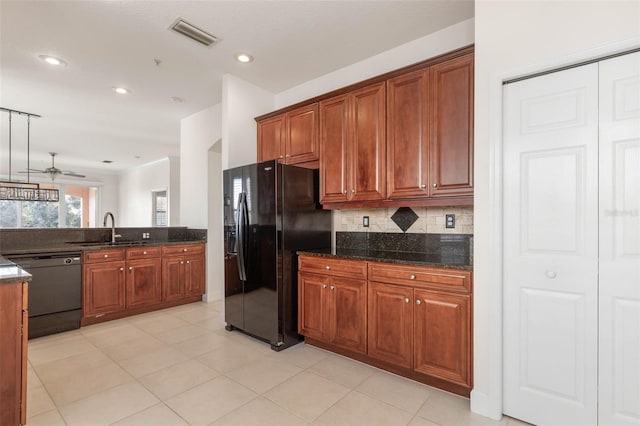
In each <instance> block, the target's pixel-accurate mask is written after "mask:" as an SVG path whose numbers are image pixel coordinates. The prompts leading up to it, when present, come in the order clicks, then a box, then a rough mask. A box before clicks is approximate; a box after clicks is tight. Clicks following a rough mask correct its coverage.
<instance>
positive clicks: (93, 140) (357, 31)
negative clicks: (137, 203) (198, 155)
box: [0, 0, 474, 179]
mask: <svg viewBox="0 0 640 426" xmlns="http://www.w3.org/2000/svg"><path fill="white" fill-rule="evenodd" d="M473 11H474V10H473V1H472V0H468V1H467V0H464V1H463V0H447V1H435V0H413V1H237V0H236V1H211V0H209V1H24V0H20V1H5V0H2V1H1V2H0V106H1V107H5V108H11V109H17V110H22V111H27V112H32V113H35V114H39V115H42V118H40V119H33V120H32V123H31V125H32V126H31V167H35V168H45V167H48V166H49V165H50V158H49V156H48V154H47V152H49V151H55V152H58V153H59V156H58V157H57V158H56V166H58V167H60V168H63V169H71V170H73V171H75V172H78V173H84V174H87V178H88V179H91V175H92V173H93V174H95V173H105V172H109V171H120V170H123V169H126V168H130V167H133V166H136V165H141V164H145V163H148V162H151V161H155V160H157V159H160V158H163V157H166V156H172V155H174V156H177V155H179V134H180V119H182V118H184V117H186V116H188V115H190V114H193V113H195V112H197V111H200V110H202V109H204V108H206V107H208V106H211V105H214V104H216V103H218V102H220V100H221V86H222V83H221V81H222V75H223V74H226V73H231V74H234V75H236V76H238V77H240V78H242V79H245V80H247V81H249V82H252V83H254V84H256V85H258V86H261V87H263V88H265V89H267V90H269V91H272V92H274V93H278V92H280V91H282V90H284V89H288V88H290V87H293V86H295V85H298V84H300V83H303V82H305V81H308V80H311V79H313V78H316V77H319V76H321V75H324V74H326V73H328V72H331V71H334V70H336V69H339V68H342V67H344V66H347V65H349V64H352V63H354V62H357V61H360V60H362V59H365V58H367V57H370V56H372V55H375V54H377V53H380V52H383V51H385V50H388V49H390V48H393V47H395V46H398V45H400V44H403V43H406V42H408V41H411V40H414V39H417V38H419V37H422V36H424V35H427V34H429V33H432V32H435V31H437V30H439V29H442V28H444V27H447V26H450V25H453V24H455V23H457V22H460V21H463V20H466V19H469V18H471V17H473ZM178 17H181V18H183V19H185V20H187V21H188V22H190V23H192V24H194V25H197V26H199V27H200V28H202V29H204V30H206V31H208V32H210V33H212V34H214V35H215V36H217V37H219V38H220V39H221V41H220V42H219V43H217V44H216V45H214V46H212V47H209V48H207V47H204V46H202V45H199V44H197V43H195V42H193V41H192V40H190V39H188V38H186V37H184V36H181V35H179V34H177V33H174V32H172V31H170V30H169V29H168V28H169V26H170V25H171V24H172V23H173V22H174V21H175V20H176V18H178ZM240 51H246V52H249V53H251V54H252V55H254V56H255V61H254V62H253V63H251V64H240V63H238V62H236V61H235V60H234V58H233V55H234V54H235V53H237V52H240ZM39 54H49V55H54V56H57V57H60V58H62V59H64V60H65V61H67V62H68V66H66V67H64V68H53V67H51V66H49V65H46V64H45V63H44V62H42V61H41V60H40V59H39V58H38V55H39ZM154 59H160V60H161V61H162V62H161V64H160V66H156V64H155V63H154ZM113 86H124V87H127V88H129V89H131V90H132V93H131V94H130V95H127V96H121V95H117V94H115V93H114V92H113V91H112V90H111V88H112V87H113ZM172 96H179V97H181V98H184V99H185V100H186V101H185V102H184V103H173V102H171V100H170V97H172ZM7 121H8V118H7V114H6V113H2V114H0V123H1V125H0V132H1V133H0V144H1V148H2V150H1V151H0V171H1V172H2V173H5V174H6V173H7V168H8V155H7V148H8V125H7ZM12 139H13V141H12V142H13V143H12V145H13V166H12V169H13V173H14V178H15V171H16V169H20V170H21V167H25V166H26V165H25V164H23V163H25V161H26V120H25V119H24V117H15V116H14V120H13V138H12ZM102 160H113V161H114V163H113V164H110V165H106V164H102V163H101V161H102Z"/></svg>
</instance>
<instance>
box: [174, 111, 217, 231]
mask: <svg viewBox="0 0 640 426" xmlns="http://www.w3.org/2000/svg"><path fill="white" fill-rule="evenodd" d="M220 111H221V105H220V104H217V105H214V106H212V107H210V108H207V109H205V110H202V111H200V112H197V113H195V114H193V115H190V116H189V117H186V118H183V119H182V120H181V121H180V222H181V223H180V224H181V225H184V226H189V227H191V228H206V227H207V209H208V206H209V200H208V199H207V193H208V192H207V187H208V182H207V173H208V172H207V169H208V155H207V152H208V151H209V148H210V147H211V146H212V145H213V144H214V143H215V142H216V141H217V140H218V139H220V134H221V113H220Z"/></svg>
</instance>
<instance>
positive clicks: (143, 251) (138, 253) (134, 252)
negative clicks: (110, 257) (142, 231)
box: [127, 246, 162, 259]
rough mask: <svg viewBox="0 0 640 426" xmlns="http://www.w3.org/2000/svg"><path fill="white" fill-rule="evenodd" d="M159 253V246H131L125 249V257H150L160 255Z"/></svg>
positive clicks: (160, 252)
mask: <svg viewBox="0 0 640 426" xmlns="http://www.w3.org/2000/svg"><path fill="white" fill-rule="evenodd" d="M161 255H162V247H161V246H151V247H132V248H128V249H127V259H147V258H150V257H160V256H161Z"/></svg>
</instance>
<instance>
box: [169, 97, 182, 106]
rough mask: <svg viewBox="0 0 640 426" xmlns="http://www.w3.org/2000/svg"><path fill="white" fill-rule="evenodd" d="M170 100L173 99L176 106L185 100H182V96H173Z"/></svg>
mask: <svg viewBox="0 0 640 426" xmlns="http://www.w3.org/2000/svg"><path fill="white" fill-rule="evenodd" d="M169 99H171V102H174V103H176V104H181V103H183V102H184V98H181V97H180V96H172V97H170V98H169Z"/></svg>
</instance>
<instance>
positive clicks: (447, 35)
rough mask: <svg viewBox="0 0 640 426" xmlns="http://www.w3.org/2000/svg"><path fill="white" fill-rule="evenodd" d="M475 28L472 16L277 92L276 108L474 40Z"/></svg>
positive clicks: (419, 60)
mask: <svg viewBox="0 0 640 426" xmlns="http://www.w3.org/2000/svg"><path fill="white" fill-rule="evenodd" d="M473 32H474V27H473V19H468V20H466V21H463V22H460V23H458V24H455V25H452V26H450V27H447V28H444V29H442V30H440V31H437V32H435V33H433V34H429V35H427V36H424V37H421V38H419V39H416V40H413V41H410V42H408V43H405V44H402V45H400V46H398V47H395V48H393V49H390V50H387V51H385V52H382V53H380V54H378V55H375V56H372V57H370V58H367V59H365V60H363V61H360V62H356V63H354V64H352V65H349V66H347V67H344V68H341V69H339V70H336V71H334V72H331V73H329V74H325V75H323V76H321V77H318V78H316V79H314V80H310V81H307V82H305V83H303V84H300V85H298V86H295V87H292V88H291V89H288V90H285V91H283V92H280V93H278V94H276V108H283V107H285V106H288V105H292V104H295V103H297V102H300V101H303V100H305V99H309V98H312V97H314V96H318V95H321V94H323V93H327V92H330V91H332V90H335V89H338V88H340V87H344V86H348V85H350V84H353V83H357V82H359V81H363V80H366V79H368V78H370V77H375V76H377V75H380V74H384V73H386V72H389V71H393V70H396V69H398V68H402V67H404V66H407V65H411V64H415V63H416V62H421V61H424V60H425V59H429V58H432V57H434V56H438V55H441V54H443V53H446V52H450V51H452V50H455V49H458V48H460V47H464V46H468V45H470V44H473V35H474V34H473Z"/></svg>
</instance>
